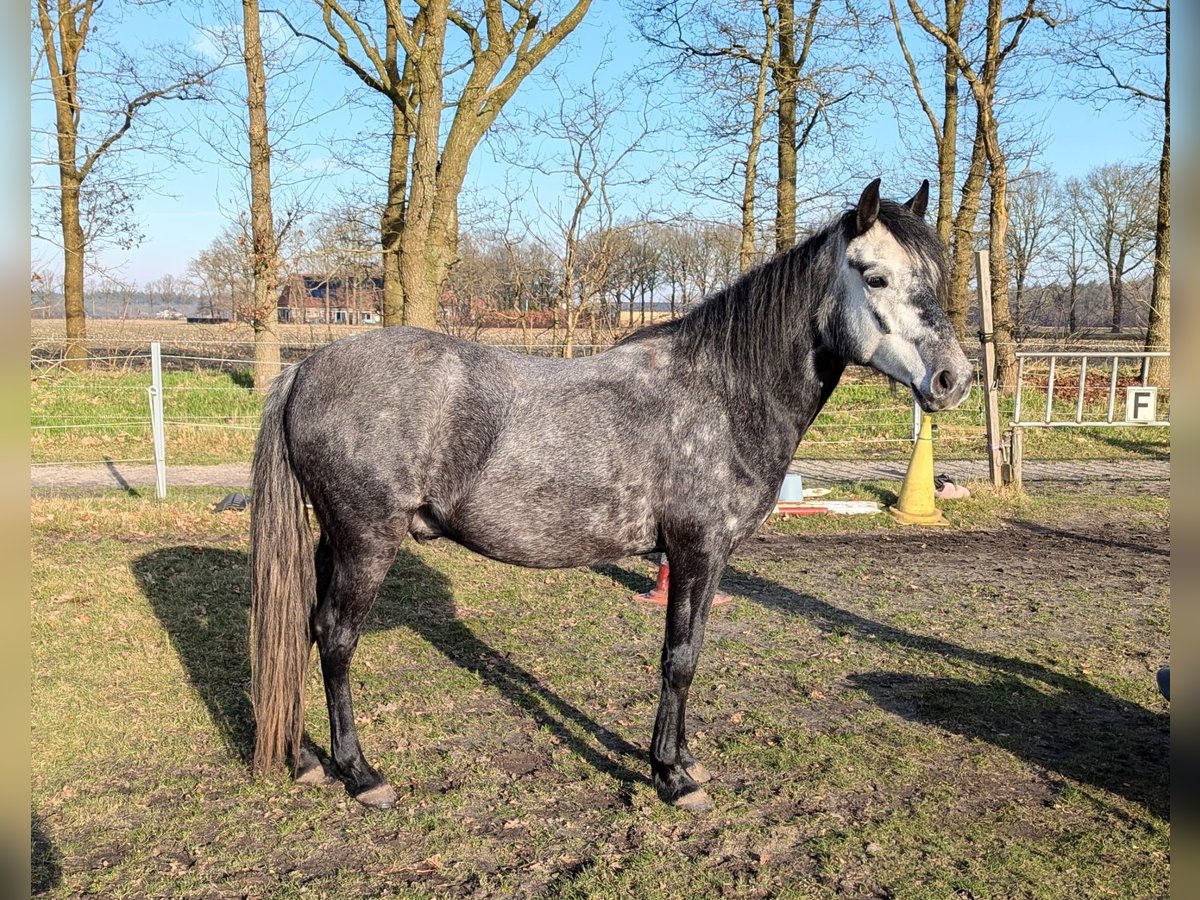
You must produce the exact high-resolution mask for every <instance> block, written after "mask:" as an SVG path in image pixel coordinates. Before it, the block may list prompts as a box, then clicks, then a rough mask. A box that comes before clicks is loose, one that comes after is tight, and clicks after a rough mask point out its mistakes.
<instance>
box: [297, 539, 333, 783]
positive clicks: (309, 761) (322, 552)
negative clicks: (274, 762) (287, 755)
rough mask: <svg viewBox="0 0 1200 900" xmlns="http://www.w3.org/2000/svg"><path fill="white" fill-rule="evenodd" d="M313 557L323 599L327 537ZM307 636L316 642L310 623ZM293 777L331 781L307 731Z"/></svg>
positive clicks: (329, 554)
mask: <svg viewBox="0 0 1200 900" xmlns="http://www.w3.org/2000/svg"><path fill="white" fill-rule="evenodd" d="M313 556H314V559H313V562H314V565H315V566H316V570H317V596H318V597H320V598H324V597H325V595H326V594H328V593H329V584H330V581H331V580H332V578H333V545H332V544H331V543H330V542H329V536H328V535H326V534H324V533H322V534H321V539H320V541H319V542H318V543H317V550H316V553H315V554H313ZM316 612H317V610H315V609H314V610H313V614H314V616H315V615H316ZM309 635H310V636H311V637H312V639H313V640H316V636H315V633H314V630H313V623H312V621H310V622H309ZM294 777H295V779H296V783H297V784H306V785H308V784H327V783H329V782H330V781H332V780H333V776H332V774H331V773H330V772H329V771H328V770H327V769H326V768H325V765H324V764H323V763H322V762H321V758H320V757H319V756H318V755H317V753H316V751H315V749H314V748H313V746H312V743H311V741H310V740H309V737H308V732H307V731H305V733H304V737H303V739H302V741H301V744H300V753H299V760H298V762H297V765H296V771H295V772H294Z"/></svg>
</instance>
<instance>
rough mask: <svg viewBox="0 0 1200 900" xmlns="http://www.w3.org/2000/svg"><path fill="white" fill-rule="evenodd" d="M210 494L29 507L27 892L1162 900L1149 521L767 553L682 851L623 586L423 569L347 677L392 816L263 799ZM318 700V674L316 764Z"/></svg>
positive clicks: (1019, 523) (876, 537)
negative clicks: (391, 789) (657, 780)
mask: <svg viewBox="0 0 1200 900" xmlns="http://www.w3.org/2000/svg"><path fill="white" fill-rule="evenodd" d="M888 487H889V486H886V485H876V486H874V488H875V489H876V490H877V491H886V490H887V489H888ZM893 487H894V486H893ZM222 493H223V492H222V491H221V490H219V489H212V490H195V491H186V490H180V491H175V492H173V498H172V499H171V500H170V501H169V502H165V503H161V504H159V503H153V502H150V501H147V500H141V499H138V498H135V497H129V496H126V495H123V494H116V493H110V494H104V495H102V496H96V497H77V498H73V497H70V496H57V497H53V498H42V497H35V498H34V499H33V500H32V504H31V519H32V529H33V556H32V565H33V576H32V578H33V596H32V607H31V619H32V623H31V624H32V638H33V645H32V651H33V671H32V701H33V702H32V704H31V706H32V710H33V721H32V792H33V810H32V833H33V838H34V887H35V889H36V891H37V892H38V893H42V894H45V895H47V896H54V897H73V896H79V895H83V894H93V895H100V896H106V897H143V896H163V897H207V896H213V897H218V896H221V897H224V896H254V897H280V898H283V897H288V898H290V897H302V896H312V897H326V896H337V897H360V896H361V897H366V896H372V897H374V896H403V897H443V896H458V897H493V896H495V897H511V896H554V897H600V898H607V897H611V898H627V897H638V898H668V897H670V898H688V897H697V898H699V897H704V898H709V897H714V896H744V897H766V896H782V897H827V896H855V897H863V896H875V897H917V898H924V897H929V898H943V897H956V896H957V897H1014V896H1021V897H1045V898H1059V897H1065V896H1112V897H1150V896H1164V895H1165V894H1166V893H1167V890H1168V885H1169V877H1170V869H1169V839H1170V828H1169V824H1168V807H1167V804H1168V784H1169V781H1168V768H1169V767H1168V756H1167V754H1168V733H1169V721H1168V715H1167V706H1166V704H1165V703H1164V701H1162V699H1161V698H1160V697H1159V696H1158V694H1157V693H1156V691H1155V689H1154V686H1153V672H1154V670H1155V668H1157V666H1158V665H1160V664H1162V663H1163V662H1164V661H1165V660H1166V659H1167V657H1168V652H1169V566H1170V560H1169V531H1168V528H1169V506H1168V500H1167V499H1166V498H1164V497H1150V496H1132V497H1113V496H1110V495H1105V496H1098V495H1097V496H1092V495H1088V494H1078V493H1072V494H1071V495H1069V496H1054V495H1047V496H1043V497H1039V498H1038V499H1036V500H1033V499H1029V498H1022V497H1017V496H1012V495H1008V494H989V493H987V492H986V491H983V492H977V498H976V500H975V501H972V502H970V503H962V504H956V503H947V504H945V506H946V510H947V513H948V515H949V516H950V517H951V519H952V520H953V521H955V522H956V523H958V524H959V525H960V526H962V527H960V528H957V529H953V530H940V531H919V532H918V531H910V530H907V529H903V528H900V527H897V526H894V525H892V524H890V520H886V519H885V518H884V517H880V518H877V519H870V520H865V519H863V520H858V519H856V520H852V521H850V522H844V521H841V520H835V519H825V520H823V521H817V520H812V519H803V520H794V521H791V522H788V523H786V524H776V525H772V526H771V527H768V528H767V529H765V530H764V532H763V533H761V534H760V535H758V536H756V537H754V538H752V539H751V540H750V541H748V542H747V544H746V545H745V546H743V547H742V548H740V550H739V552H738V554H737V555H736V557H735V559H734V561H733V564H732V566H731V568H730V571H729V573H728V575H727V577H726V579H725V582H724V584H723V589H724V590H727V591H729V592H731V593H732V594H734V598H735V599H734V602H733V603H732V604H731V605H730V606H728V607H723V608H718V609H717V610H715V611H714V613H713V616H712V619H711V620H710V627H709V635H708V642H707V646H706V649H705V652H704V655H703V657H702V659H701V664H700V671H699V674H698V676H697V681H696V684H695V686H694V687H693V690H692V695H691V696H692V700H691V704H690V706H689V712H690V720H691V725H692V728H693V734H694V737H693V739H692V742H691V743H692V747H693V749H694V750H695V751H697V753H698V754H699V755H700V756H701V758H702V759H703V760H704V761H705V763H706V764H707V765H708V767H709V768H710V769H712V770H713V772H714V774H715V776H716V780H715V782H714V784H713V785H712V788H713V789H712V791H711V793H712V794H713V797H714V800H715V801H716V810H715V811H714V812H713V813H711V814H709V815H707V816H704V817H692V816H690V815H688V814H685V813H682V812H679V811H676V810H673V809H670V808H667V807H665V806H663V805H662V804H660V803H659V802H658V801H657V800H656V798H655V796H654V792H653V789H652V788H651V787H650V785H649V784H648V782H647V779H646V772H647V769H648V766H647V764H646V762H645V748H646V745H647V741H648V738H649V734H650V728H651V723H652V721H653V715H654V708H655V703H656V700H657V674H656V667H657V660H658V654H659V645H660V642H661V619H662V613H661V611H660V610H657V609H650V608H643V607H639V606H636V605H634V604H632V603H630V601H629V599H628V597H629V594H630V593H631V592H633V591H635V590H643V589H645V588H646V587H647V586H648V585H649V583H650V581H649V575H650V574H651V570H650V569H649V567H648V566H646V565H645V564H644V563H642V562H641V561H637V560H625V561H622V562H620V563H619V564H616V565H608V566H601V567H596V568H592V569H571V570H562V571H555V572H545V571H531V570H523V569H515V568H512V567H508V566H504V565H500V564H497V563H492V562H488V561H486V560H482V559H480V558H479V557H476V556H473V555H471V554H468V553H467V552H465V551H463V550H461V549H459V548H456V547H454V546H449V545H442V544H433V545H429V546H426V547H417V546H415V545H413V544H411V543H409V544H406V546H405V549H404V550H403V551H402V552H401V557H400V559H399V561H398V562H397V565H396V566H395V567H394V569H393V572H392V575H391V576H390V577H389V580H388V583H387V585H386V587H385V589H384V591H383V593H382V595H381V597H380V600H379V601H378V603H377V604H376V606H375V609H374V611H373V613H372V616H371V618H370V620H369V622H368V628H367V633H366V635H365V636H364V638H363V641H362V644H361V645H360V649H359V652H358V655H357V657H356V660H355V669H354V676H353V682H354V689H355V692H356V693H355V699H356V703H357V706H356V714H357V719H358V722H359V728H360V733H361V735H362V739H363V742H364V746H365V748H366V750H367V753H368V755H369V756H371V757H372V759H373V760H374V762H376V763H377V764H378V765H379V766H380V767H381V768H382V770H383V771H385V772H386V773H388V775H389V776H390V777H391V779H392V780H393V782H394V783H395V784H396V786H397V788H398V789H399V791H400V794H401V802H400V804H399V805H398V807H397V808H396V809H394V810H392V811H388V812H378V811H368V810H365V809H363V808H361V807H359V806H358V805H357V804H356V803H354V801H352V800H350V799H348V798H347V796H346V795H345V793H344V790H343V789H342V788H341V786H340V785H337V784H335V785H332V786H326V787H323V788H309V789H300V788H297V787H293V786H291V785H289V784H288V783H287V782H286V781H284V780H283V779H282V778H278V779H276V778H272V779H265V780H259V781H256V780H253V779H251V778H250V777H249V776H248V774H247V770H246V766H245V759H246V754H247V748H248V741H249V739H250V733H251V728H252V723H251V720H250V715H249V708H248V702H247V698H246V694H245V687H246V681H247V677H248V668H247V661H246V654H245V628H246V604H247V592H248V587H247V580H246V550H247V543H246V533H247V519H246V516H245V514H244V513H242V514H238V513H232V512H230V513H223V514H220V515H215V514H213V513H211V512H209V511H208V509H209V507H210V506H211V504H212V503H213V502H214V501H215V500H216V499H218V498H219V497H220V496H221V494H222ZM315 668H316V667H315V666H314V669H315ZM320 696H321V694H320V687H319V678H318V676H317V672H316V671H314V672H313V674H312V679H311V683H310V685H309V691H308V699H309V724H310V730H311V732H312V734H313V736H314V738H315V739H316V741H317V742H318V743H320V744H322V745H325V743H326V741H327V727H326V725H325V723H324V715H323V711H322V709H323V704H322V702H321V700H320Z"/></svg>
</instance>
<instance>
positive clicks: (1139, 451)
mask: <svg viewBox="0 0 1200 900" xmlns="http://www.w3.org/2000/svg"><path fill="white" fill-rule="evenodd" d="M1096 432H1097V434H1096V437H1097V438H1099V439H1100V442H1101V443H1104V444H1108V446H1110V447H1113V448H1115V449H1117V450H1121V451H1123V452H1125V453H1128V454H1129V455H1131V456H1141V457H1144V458H1146V459H1155V460H1166V461H1168V462H1169V461H1170V459H1171V447H1170V444H1166V445H1165V446H1164V444H1160V443H1151V442H1147V441H1146V440H1145V439H1144V438H1143V439H1139V438H1131V437H1122V436H1121V435H1117V434H1109V433H1107V431H1106V430H1105V429H1103V428H1098V429H1096Z"/></svg>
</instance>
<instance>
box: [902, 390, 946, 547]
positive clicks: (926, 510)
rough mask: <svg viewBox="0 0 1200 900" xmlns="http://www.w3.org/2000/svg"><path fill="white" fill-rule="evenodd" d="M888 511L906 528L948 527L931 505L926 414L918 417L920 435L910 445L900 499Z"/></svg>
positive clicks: (930, 446)
mask: <svg viewBox="0 0 1200 900" xmlns="http://www.w3.org/2000/svg"><path fill="white" fill-rule="evenodd" d="M887 511H888V512H889V513H891V514H892V518H893V519H895V520H896V521H898V522H902V523H903V524H905V525H949V524H950V523H949V522H947V521H946V519H945V517H944V516H942V514H941V512H939V511H938V508H937V507H936V506H935V505H934V503H933V429H932V427H931V426H930V422H929V416H927V415H925V413H921V433H920V435H919V436H918V437H917V441H916V443H915V444H913V452H912V459H910V460H909V462H908V471H907V472H906V473H905V474H904V484H902V485H901V486H900V497H899V498H898V499H897V500H896V505H895V506H889V507H888V508H887Z"/></svg>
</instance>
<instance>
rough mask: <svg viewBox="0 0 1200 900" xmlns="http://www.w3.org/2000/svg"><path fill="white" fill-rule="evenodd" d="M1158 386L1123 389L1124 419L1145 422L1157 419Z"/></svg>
mask: <svg viewBox="0 0 1200 900" xmlns="http://www.w3.org/2000/svg"><path fill="white" fill-rule="evenodd" d="M1157 413H1158V388H1156V387H1131V388H1126V389H1125V421H1126V422H1138V423H1142V424H1144V423H1147V422H1154V421H1157V420H1158V415H1157Z"/></svg>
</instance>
